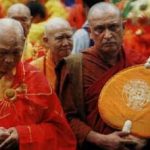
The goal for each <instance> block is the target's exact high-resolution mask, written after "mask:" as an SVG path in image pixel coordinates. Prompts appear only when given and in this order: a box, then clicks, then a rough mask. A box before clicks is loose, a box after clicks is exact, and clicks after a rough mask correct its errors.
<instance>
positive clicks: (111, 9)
mask: <svg viewBox="0 0 150 150" xmlns="http://www.w3.org/2000/svg"><path fill="white" fill-rule="evenodd" d="M106 14H109V15H111V14H112V15H114V14H116V15H118V17H121V13H120V10H119V9H118V8H117V7H116V6H115V5H113V4H111V3H106V2H100V3H97V4H95V5H94V6H93V7H91V9H90V10H89V13H88V21H89V23H90V22H91V20H94V19H97V18H99V17H101V16H104V15H106Z"/></svg>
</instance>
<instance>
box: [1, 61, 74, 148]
mask: <svg viewBox="0 0 150 150" xmlns="http://www.w3.org/2000/svg"><path fill="white" fill-rule="evenodd" d="M21 85H24V88H21V90H19V89H20V88H19V87H21ZM12 88H13V89H15V90H16V91H17V92H16V98H15V99H14V100H10V99H8V98H6V99H4V100H2V101H0V126H1V127H5V128H10V127H15V128H16V129H17V131H18V135H19V150H44V149H45V150H75V147H76V146H75V145H76V142H75V138H74V136H73V133H72V131H71V129H70V127H69V125H68V123H67V121H66V119H65V117H64V114H63V110H62V108H61V105H60V103H59V101H58V98H57V96H56V95H55V93H54V92H53V90H52V89H50V88H49V85H48V82H47V80H46V79H45V77H44V75H43V74H42V73H40V72H39V71H37V70H36V69H35V68H33V67H32V66H30V65H28V64H22V63H20V64H18V66H17V72H16V75H15V78H14V81H13V85H12ZM22 89H24V90H22Z"/></svg>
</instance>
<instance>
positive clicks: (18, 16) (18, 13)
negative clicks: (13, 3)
mask: <svg viewBox="0 0 150 150" xmlns="http://www.w3.org/2000/svg"><path fill="white" fill-rule="evenodd" d="M8 17H9V18H13V19H15V20H18V21H19V22H20V23H21V25H22V27H23V29H24V33H25V37H27V35H28V32H29V29H30V26H31V18H32V17H31V16H30V15H29V14H28V13H27V12H26V10H24V9H23V10H20V9H16V10H14V11H12V12H11V13H10V14H9V16H8Z"/></svg>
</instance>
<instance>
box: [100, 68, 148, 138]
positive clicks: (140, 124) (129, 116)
mask: <svg viewBox="0 0 150 150" xmlns="http://www.w3.org/2000/svg"><path fill="white" fill-rule="evenodd" d="M98 109H99V112H100V115H101V117H102V119H103V120H104V122H106V123H107V124H108V125H109V126H111V127H113V128H115V129H119V130H121V129H122V127H123V125H124V123H125V121H126V120H131V121H132V128H131V133H132V134H134V135H137V136H140V137H144V138H149V137H150V69H146V68H145V67H144V66H143V65H137V66H133V67H129V68H126V69H124V70H122V71H120V72H119V73H117V74H116V75H114V76H113V77H112V78H111V79H110V80H108V82H107V83H106V84H105V86H104V87H103V89H102V91H101V94H100V96H99V100H98Z"/></svg>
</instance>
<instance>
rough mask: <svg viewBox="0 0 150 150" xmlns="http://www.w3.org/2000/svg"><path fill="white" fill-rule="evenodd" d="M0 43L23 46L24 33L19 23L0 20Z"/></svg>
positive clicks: (11, 20) (6, 19)
mask: <svg viewBox="0 0 150 150" xmlns="http://www.w3.org/2000/svg"><path fill="white" fill-rule="evenodd" d="M0 29H1V30H0V41H1V42H2V41H4V42H6V44H8V43H13V42H14V43H18V42H20V43H21V44H24V31H23V28H22V25H21V24H20V22H18V21H16V20H14V19H8V18H4V19H0Z"/></svg>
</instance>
